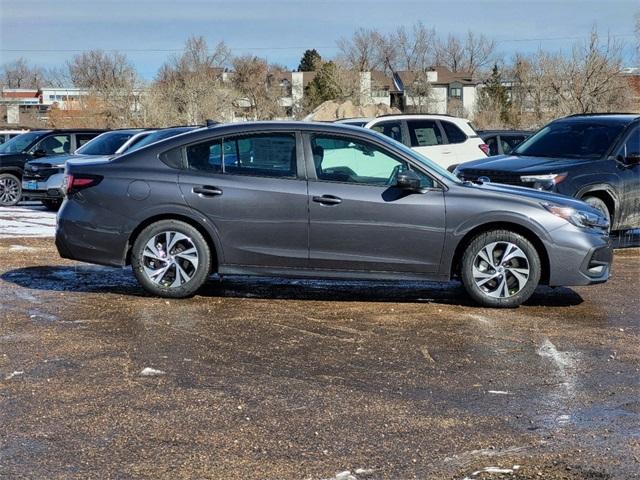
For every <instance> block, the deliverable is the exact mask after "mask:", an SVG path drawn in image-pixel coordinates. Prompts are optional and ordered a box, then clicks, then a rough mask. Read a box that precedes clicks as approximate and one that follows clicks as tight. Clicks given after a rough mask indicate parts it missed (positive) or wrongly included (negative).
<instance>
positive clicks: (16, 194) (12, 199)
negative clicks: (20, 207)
mask: <svg viewBox="0 0 640 480" xmlns="http://www.w3.org/2000/svg"><path fill="white" fill-rule="evenodd" d="M21 198H22V183H21V182H20V179H19V178H18V177H16V176H15V175H13V174H11V173H2V174H0V207H12V206H14V205H16V204H17V203H18V202H19V201H20V199H21Z"/></svg>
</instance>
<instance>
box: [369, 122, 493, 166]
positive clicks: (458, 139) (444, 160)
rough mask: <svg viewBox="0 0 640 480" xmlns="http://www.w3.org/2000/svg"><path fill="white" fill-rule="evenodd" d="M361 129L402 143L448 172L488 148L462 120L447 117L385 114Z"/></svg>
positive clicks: (475, 157) (481, 155)
mask: <svg viewBox="0 0 640 480" xmlns="http://www.w3.org/2000/svg"><path fill="white" fill-rule="evenodd" d="M364 128H370V129H372V130H375V131H377V132H380V133H382V134H384V135H386V136H388V137H391V138H393V139H394V140H397V141H398V142H401V143H404V144H405V145H407V146H408V147H411V148H412V149H413V150H415V151H416V152H418V153H420V154H422V155H424V156H425V157H427V158H429V159H430V160H433V161H434V162H436V163H437V164H439V165H440V166H442V167H444V168H448V169H453V167H455V166H456V165H458V164H460V163H463V162H468V161H470V160H477V159H479V158H483V157H486V156H487V154H488V152H489V147H488V146H487V145H485V143H484V141H483V140H482V139H481V138H480V137H479V136H478V134H477V133H476V131H475V130H474V129H473V127H472V126H471V124H470V123H469V121H468V120H465V119H464V118H457V117H450V116H448V115H385V116H382V117H378V118H375V119H373V120H371V121H370V122H369V123H367V124H366V125H365V126H364Z"/></svg>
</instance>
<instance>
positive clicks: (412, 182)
mask: <svg viewBox="0 0 640 480" xmlns="http://www.w3.org/2000/svg"><path fill="white" fill-rule="evenodd" d="M396 187H398V188H401V189H402V190H413V191H419V190H420V176H419V175H418V174H417V173H416V172H414V171H413V170H404V171H402V172H398V173H397V174H396Z"/></svg>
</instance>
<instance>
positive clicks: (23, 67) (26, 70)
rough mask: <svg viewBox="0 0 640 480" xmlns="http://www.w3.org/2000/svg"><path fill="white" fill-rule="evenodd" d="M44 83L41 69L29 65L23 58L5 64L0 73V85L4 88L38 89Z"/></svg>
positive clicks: (43, 74)
mask: <svg viewBox="0 0 640 480" xmlns="http://www.w3.org/2000/svg"><path fill="white" fill-rule="evenodd" d="M44 81H45V73H44V71H43V70H42V68H40V67H37V66H31V65H29V63H28V62H27V61H26V60H25V59H24V58H19V59H17V60H15V61H13V62H9V63H5V64H4V65H3V66H2V70H1V71H0V85H3V86H5V87H6V88H39V87H41V86H42V85H43V83H44Z"/></svg>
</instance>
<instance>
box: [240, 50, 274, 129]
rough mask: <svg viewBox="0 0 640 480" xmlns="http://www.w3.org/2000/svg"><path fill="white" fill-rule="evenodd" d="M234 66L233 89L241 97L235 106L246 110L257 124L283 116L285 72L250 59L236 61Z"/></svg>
mask: <svg viewBox="0 0 640 480" xmlns="http://www.w3.org/2000/svg"><path fill="white" fill-rule="evenodd" d="M232 65H233V75H232V85H233V87H234V88H235V90H236V91H237V92H238V93H239V94H240V95H241V97H242V98H241V99H239V100H238V101H237V103H236V105H237V106H238V107H240V108H243V107H244V108H246V109H247V110H248V111H249V112H250V115H249V116H250V118H252V119H254V120H266V119H272V118H275V117H280V116H283V114H284V109H283V107H282V106H281V105H280V98H281V96H282V94H283V86H282V80H283V70H282V68H281V67H279V66H276V65H269V64H268V63H267V61H266V60H264V59H261V58H258V57H254V56H251V55H245V56H242V57H236V58H234V59H233V61H232Z"/></svg>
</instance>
